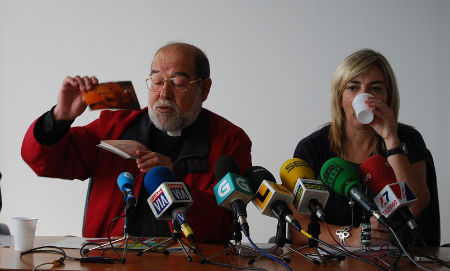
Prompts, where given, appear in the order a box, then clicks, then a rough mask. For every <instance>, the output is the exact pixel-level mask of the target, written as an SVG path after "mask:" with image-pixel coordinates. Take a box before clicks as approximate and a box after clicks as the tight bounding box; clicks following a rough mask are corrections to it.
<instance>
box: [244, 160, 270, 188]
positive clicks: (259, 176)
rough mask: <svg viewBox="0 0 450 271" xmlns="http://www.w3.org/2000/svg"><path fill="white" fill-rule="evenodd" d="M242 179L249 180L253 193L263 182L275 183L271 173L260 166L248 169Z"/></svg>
mask: <svg viewBox="0 0 450 271" xmlns="http://www.w3.org/2000/svg"><path fill="white" fill-rule="evenodd" d="M244 177H245V178H246V179H248V180H249V182H250V185H251V186H252V188H253V191H257V190H258V188H259V186H260V185H261V183H262V182H263V181H264V180H266V181H269V182H274V183H276V180H275V177H274V176H273V175H272V173H270V172H269V171H268V170H267V169H265V168H263V167H261V166H253V167H251V168H249V169H248V170H247V171H246V172H245V174H244Z"/></svg>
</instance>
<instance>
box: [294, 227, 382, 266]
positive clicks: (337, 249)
mask: <svg viewBox="0 0 450 271" xmlns="http://www.w3.org/2000/svg"><path fill="white" fill-rule="evenodd" d="M300 232H301V233H302V234H304V235H305V236H306V237H308V238H310V239H312V240H314V241H316V242H319V243H321V244H322V245H325V246H327V247H329V248H331V249H334V250H336V251H339V252H341V253H343V254H345V255H348V256H350V257H353V258H355V259H358V260H360V261H362V262H365V263H367V264H370V265H373V266H375V267H378V268H380V269H381V270H385V271H388V270H387V269H386V268H384V267H383V266H381V265H379V264H376V263H373V262H371V261H369V260H366V259H364V258H361V257H359V256H358V255H354V254H352V253H349V252H348V251H347V250H342V249H340V248H338V247H335V246H332V245H330V244H328V243H327V242H325V241H322V240H320V239H317V238H314V237H313V236H312V235H311V234H309V233H308V232H305V231H304V230H301V231H300ZM333 239H334V238H333Z"/></svg>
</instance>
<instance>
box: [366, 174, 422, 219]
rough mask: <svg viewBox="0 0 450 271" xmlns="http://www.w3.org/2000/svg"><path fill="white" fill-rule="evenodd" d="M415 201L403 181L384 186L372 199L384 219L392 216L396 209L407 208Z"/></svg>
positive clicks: (414, 197)
mask: <svg viewBox="0 0 450 271" xmlns="http://www.w3.org/2000/svg"><path fill="white" fill-rule="evenodd" d="M416 200H417V198H416V196H414V194H413V193H412V191H411V189H410V188H409V186H408V185H407V184H406V183H405V182H403V181H402V182H396V183H391V184H389V185H386V186H385V187H384V188H383V189H382V190H381V191H380V193H378V194H377V195H376V196H375V197H374V199H373V201H374V202H375V204H376V205H377V207H378V209H380V211H381V213H382V214H383V215H384V216H385V217H386V218H389V217H390V216H391V215H392V214H394V213H395V212H396V211H397V209H399V208H401V207H403V206H409V205H411V204H412V203H413V202H414V201H416Z"/></svg>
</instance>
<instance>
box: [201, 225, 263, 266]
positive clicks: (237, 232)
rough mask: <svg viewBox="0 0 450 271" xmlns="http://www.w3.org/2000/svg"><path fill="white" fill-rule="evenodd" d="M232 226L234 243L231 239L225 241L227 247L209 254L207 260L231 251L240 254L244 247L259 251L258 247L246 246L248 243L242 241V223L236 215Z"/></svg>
mask: <svg viewBox="0 0 450 271" xmlns="http://www.w3.org/2000/svg"><path fill="white" fill-rule="evenodd" d="M231 228H232V231H233V238H232V240H234V244H233V243H232V242H231V241H230V240H227V241H226V243H225V248H224V249H223V250H222V251H219V252H217V253H215V254H213V255H211V256H209V257H208V258H207V259H206V260H207V261H209V260H210V259H212V258H214V257H216V256H218V255H221V254H225V255H229V253H232V254H235V255H239V252H240V251H242V249H243V248H245V249H248V250H252V251H257V250H256V249H254V248H252V247H249V246H246V245H243V244H242V243H241V241H242V232H241V225H240V224H239V222H238V220H237V218H236V216H233V224H232V227H231Z"/></svg>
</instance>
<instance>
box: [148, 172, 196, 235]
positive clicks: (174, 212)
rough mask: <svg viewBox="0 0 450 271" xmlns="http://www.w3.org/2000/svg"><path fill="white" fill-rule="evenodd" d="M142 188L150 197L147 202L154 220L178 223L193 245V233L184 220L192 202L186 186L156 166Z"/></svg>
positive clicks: (171, 174) (149, 173) (171, 173)
mask: <svg viewBox="0 0 450 271" xmlns="http://www.w3.org/2000/svg"><path fill="white" fill-rule="evenodd" d="M144 186H145V189H147V192H148V193H149V195H150V197H149V198H148V199H147V202H148V204H149V206H150V209H152V212H153V214H154V215H155V217H156V219H159V220H172V221H175V222H177V223H179V224H180V226H181V230H182V231H183V233H184V235H185V236H186V238H188V239H189V241H191V242H192V243H195V239H194V232H193V231H192V229H191V227H190V226H189V224H188V223H187V219H186V210H187V208H189V206H191V205H192V202H193V199H192V196H191V194H190V193H189V190H188V188H187V186H186V184H185V183H184V182H179V181H177V179H176V177H175V175H174V174H173V172H172V171H171V170H170V169H169V168H167V167H164V166H157V167H153V168H152V169H150V170H149V171H148V172H147V174H146V175H145V178H144Z"/></svg>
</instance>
